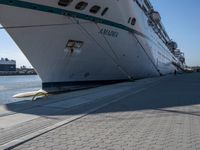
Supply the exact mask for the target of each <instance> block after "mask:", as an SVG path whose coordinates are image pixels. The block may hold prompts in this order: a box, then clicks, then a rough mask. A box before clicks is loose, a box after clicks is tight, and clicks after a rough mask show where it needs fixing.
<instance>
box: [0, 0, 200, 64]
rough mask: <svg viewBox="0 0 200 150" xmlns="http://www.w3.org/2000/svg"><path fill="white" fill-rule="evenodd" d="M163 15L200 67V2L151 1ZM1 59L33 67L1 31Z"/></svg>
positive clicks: (175, 37) (189, 60) (190, 59)
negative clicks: (12, 60)
mask: <svg viewBox="0 0 200 150" xmlns="http://www.w3.org/2000/svg"><path fill="white" fill-rule="evenodd" d="M151 2H152V4H153V6H154V8H155V9H156V10H158V11H159V12H160V13H161V17H162V22H163V24H164V25H165V28H166V30H167V32H168V33H169V35H170V37H171V38H172V39H173V40H175V41H176V42H177V43H178V45H179V48H180V49H181V50H182V51H183V52H184V53H185V56H186V62H187V64H188V65H200V0H151ZM0 57H8V58H10V59H15V60H17V66H22V65H26V66H28V67H29V66H31V65H30V63H29V62H28V60H27V59H26V58H25V56H24V55H23V54H22V52H21V51H20V50H19V48H18V47H17V45H16V44H15V43H14V42H13V40H12V39H11V38H10V37H9V35H8V34H7V33H6V32H5V31H3V30H0Z"/></svg>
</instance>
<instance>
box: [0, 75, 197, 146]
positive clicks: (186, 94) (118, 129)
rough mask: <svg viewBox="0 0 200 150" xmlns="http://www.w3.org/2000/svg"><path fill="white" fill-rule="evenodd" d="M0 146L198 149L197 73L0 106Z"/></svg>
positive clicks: (144, 80)
mask: <svg viewBox="0 0 200 150" xmlns="http://www.w3.org/2000/svg"><path fill="white" fill-rule="evenodd" d="M0 145H1V146H0V149H16V150H32V149H34V150H41V149H46V150H49V149H58V150H62V149H63V150H66V149H70V150H71V149H72V150H73V149H81V150H83V149H86V150H88V149H95V150H99V149H102V150H104V149H109V150H111V149H113V150H121V149H130V150H139V149H142V150H162V149H163V150H174V149H176V150H179V149H180V150H199V149H200V74H199V73H193V74H183V75H177V76H172V75H170V76H165V77H159V78H150V79H143V80H137V81H135V82H125V83H119V84H114V85H108V86H102V87H97V88H93V89H87V90H82V91H76V92H71V93H65V94H59V95H52V96H49V98H48V99H40V100H37V101H34V102H30V101H23V102H18V103H12V104H9V105H2V106H0Z"/></svg>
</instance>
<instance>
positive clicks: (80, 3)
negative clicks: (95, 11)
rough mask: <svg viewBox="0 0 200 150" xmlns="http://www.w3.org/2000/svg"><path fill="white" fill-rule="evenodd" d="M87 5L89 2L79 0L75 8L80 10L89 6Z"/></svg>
mask: <svg viewBox="0 0 200 150" xmlns="http://www.w3.org/2000/svg"><path fill="white" fill-rule="evenodd" d="M87 5H88V3H86V2H79V3H78V4H77V5H76V7H75V8H76V9H78V10H84V9H85V8H86V7H87Z"/></svg>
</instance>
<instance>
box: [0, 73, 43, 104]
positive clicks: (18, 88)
mask: <svg viewBox="0 0 200 150" xmlns="http://www.w3.org/2000/svg"><path fill="white" fill-rule="evenodd" d="M41 83H42V82H41V79H40V78H39V76H37V75H30V76H0V105H1V104H8V103H12V102H16V101H21V100H25V99H15V98H12V96H13V95H15V94H18V93H23V92H30V91H35V90H39V89H41V86H42V85H41ZM26 100H30V99H29V98H26Z"/></svg>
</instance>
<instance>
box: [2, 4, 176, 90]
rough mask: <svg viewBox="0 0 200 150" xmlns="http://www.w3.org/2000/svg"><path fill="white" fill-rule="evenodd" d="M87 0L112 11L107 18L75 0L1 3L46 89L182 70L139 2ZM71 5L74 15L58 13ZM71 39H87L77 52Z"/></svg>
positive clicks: (10, 28)
mask: <svg viewBox="0 0 200 150" xmlns="http://www.w3.org/2000/svg"><path fill="white" fill-rule="evenodd" d="M86 1H87V2H88V3H89V4H90V5H91V6H92V5H97V4H98V5H100V6H101V7H107V6H109V11H108V13H107V14H106V15H105V16H103V17H102V16H101V15H93V14H91V13H89V12H88V11H78V10H75V9H74V5H71V6H69V7H61V6H59V5H58V0H37V2H36V1H34V0H26V1H23V3H21V2H22V1H17V0H13V1H12V3H11V4H9V3H8V0H7V1H2V2H0V23H1V24H2V25H3V26H4V27H5V28H6V30H7V32H8V33H9V34H10V36H11V37H12V38H13V39H14V41H15V42H16V44H17V45H18V46H19V48H20V49H21V50H22V52H23V53H24V54H25V56H26V57H27V58H28V60H29V61H30V62H31V64H32V65H33V67H34V68H35V69H36V71H37V72H38V74H39V76H40V77H41V79H42V82H43V88H44V89H45V90H63V89H65V87H69V86H70V87H71V86H76V85H85V84H89V83H97V82H98V81H102V83H104V82H106V81H108V82H109V81H111V82H113V81H120V80H130V79H138V78H145V77H151V76H159V75H165V74H169V73H173V72H174V71H175V70H178V69H177V68H176V66H175V65H173V63H172V62H174V61H175V62H178V60H177V59H176V58H175V57H174V56H173V55H172V54H171V52H170V51H169V49H168V48H167V47H166V45H165V44H164V43H163V42H162V41H161V40H160V39H159V38H158V36H157V35H156V34H155V33H153V30H152V29H150V28H149V27H148V24H147V18H146V17H145V15H144V14H143V12H142V11H141V10H140V8H139V7H137V6H136V4H135V2H133V1H132V0H126V1H123V2H122V1H121V2H120V1H113V0H105V1H103V0H102V1H99V0H86ZM24 2H25V3H24ZM35 4H37V5H35ZM47 9H50V10H48V11H50V12H47ZM65 10H66V11H67V12H69V14H66V13H63V14H62V13H60V12H57V11H65ZM77 12H78V14H77ZM72 14H73V15H74V17H71V15H72ZM68 15H70V16H68ZM129 16H135V18H137V23H136V25H135V26H133V25H131V24H130V23H129V24H128V18H129ZM92 19H93V20H94V21H91V20H92ZM95 19H97V20H95ZM106 21H107V22H106ZM69 40H76V41H82V42H83V46H82V47H81V48H80V49H73V51H71V50H70V49H69V48H66V44H67V42H68V41H69Z"/></svg>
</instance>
